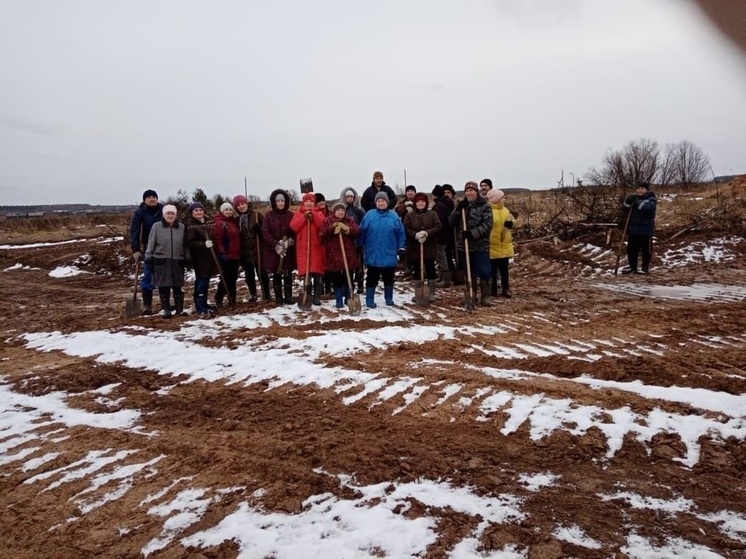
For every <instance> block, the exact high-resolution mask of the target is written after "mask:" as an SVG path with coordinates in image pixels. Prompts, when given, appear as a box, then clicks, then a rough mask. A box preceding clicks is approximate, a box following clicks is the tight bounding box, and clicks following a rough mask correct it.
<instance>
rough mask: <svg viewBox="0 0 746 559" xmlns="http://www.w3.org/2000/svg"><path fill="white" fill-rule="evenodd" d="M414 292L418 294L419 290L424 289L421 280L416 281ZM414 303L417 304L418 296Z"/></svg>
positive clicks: (414, 298)
mask: <svg viewBox="0 0 746 559" xmlns="http://www.w3.org/2000/svg"><path fill="white" fill-rule="evenodd" d="M413 283H414V292H415V293H417V290H418V289H420V288H421V287H422V281H421V280H414V282H413ZM412 302H413V303H416V302H417V296H414V297H412Z"/></svg>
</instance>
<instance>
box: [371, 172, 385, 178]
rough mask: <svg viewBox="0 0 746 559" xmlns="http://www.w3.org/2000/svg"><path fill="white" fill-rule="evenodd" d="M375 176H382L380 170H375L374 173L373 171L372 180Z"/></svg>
mask: <svg viewBox="0 0 746 559" xmlns="http://www.w3.org/2000/svg"><path fill="white" fill-rule="evenodd" d="M376 177H381V178H383V173H382V172H381V171H376V172H375V173H373V180H375V179H376Z"/></svg>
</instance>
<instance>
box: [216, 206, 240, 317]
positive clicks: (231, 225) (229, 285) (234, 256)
mask: <svg viewBox="0 0 746 559" xmlns="http://www.w3.org/2000/svg"><path fill="white" fill-rule="evenodd" d="M234 214H235V211H234V210H233V205H232V204H231V203H230V202H224V203H223V204H221V206H220V213H219V214H218V215H216V216H215V221H214V222H213V226H212V240H213V243H215V244H214V246H213V248H214V249H215V253H216V254H217V256H218V261H219V262H220V269H221V270H222V272H223V273H222V277H221V278H220V283H218V290H217V292H216V293H215V306H216V307H217V308H220V307H222V306H223V301H224V300H225V296H226V295H228V301H229V302H230V304H231V305H233V304H234V303H235V302H236V282H238V268H239V265H240V262H241V237H240V234H241V233H240V231H239V230H238V224H237V223H236V220H235V219H234V217H233V216H234Z"/></svg>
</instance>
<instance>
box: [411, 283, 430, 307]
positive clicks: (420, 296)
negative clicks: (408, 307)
mask: <svg viewBox="0 0 746 559" xmlns="http://www.w3.org/2000/svg"><path fill="white" fill-rule="evenodd" d="M414 304H415V305H417V306H418V307H427V306H428V305H429V304H430V289H429V287H428V286H427V285H423V286H421V287H415V288H414Z"/></svg>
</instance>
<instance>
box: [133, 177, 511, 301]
mask: <svg viewBox="0 0 746 559" xmlns="http://www.w3.org/2000/svg"><path fill="white" fill-rule="evenodd" d="M464 190H465V194H464V199H463V200H460V201H459V200H457V199H456V197H455V194H456V193H455V190H454V188H453V187H452V186H451V185H449V184H444V185H436V186H435V188H433V190H432V197H433V200H434V204H433V207H432V208H431V207H430V198H429V197H428V196H427V194H425V193H422V192H417V189H416V187H415V186H413V185H409V186H407V187H406V189H405V193H404V196H403V197H402V199H401V200H399V199H398V197H397V195H396V193H395V192H394V191H393V189H392V188H391V187H390V186H388V185H387V184H386V183H385V181H384V177H383V173H381V172H380V171H376V172H375V173H374V175H373V180H372V181H371V184H370V186H368V187H367V188H366V189H365V190H364V191H363V194H362V196H358V193H357V191H356V190H355V189H354V188H345V189H343V190H342V193H341V195H340V198H339V201H338V202H335V203H334V204H332V205H331V208H330V207H329V204H328V203H327V202H326V199H325V197H324V195H323V194H321V193H306V194H304V195H303V198H302V200H301V205H300V208H299V209H298V210H297V211H295V212H294V211H292V210H291V209H290V202H291V200H290V195H289V194H288V192H287V191H285V190H282V189H277V190H275V191H274V192H272V194H271V195H270V199H269V201H270V210H269V211H268V212H266V213H263V212H261V211H259V210H256V209H254V208H253V205H252V203H251V201H250V200H249V199H248V198H247V197H246V196H243V195H237V196H235V197H234V198H233V200H232V203H231V202H225V203H223V204H222V205H221V206H220V208H219V213H217V214H216V215H215V217H214V218H213V219H209V218H208V216H207V215H206V214H205V207H204V206H203V204H201V203H199V202H195V203H193V204H191V205H190V206H189V207H188V208H187V215H186V217H185V218H184V219H183V220H182V221H181V222H179V221H178V219H177V215H178V210H177V208H176V207H175V206H173V205H170V204H169V205H165V206H164V205H163V204H161V203H160V202H159V201H158V195H157V193H156V192H155V191H153V190H146V191H145V192H144V193H143V201H142V204H140V206H139V207H138V209H137V210H136V211H135V213H134V216H133V219H132V223H131V228H130V244H131V247H132V250H133V253H134V258H135V261H136V262H137V264H138V266H139V263H140V261H141V260H142V263H143V275H142V279H141V281H140V289H141V292H142V303H143V314H153V293H154V291H155V289H158V295H159V298H160V303H161V313H162V315H163V316H172V315H173V313H174V312H175V313H176V314H185V310H184V293H183V287H184V276H185V269H186V267H187V266H191V267H192V268H193V269H194V275H195V281H194V293H193V303H194V309H195V311H196V312H197V313H199V314H210V313H213V312H214V311H215V310H216V309H218V308H220V307H221V306H223V304H224V303H225V299H226V297H227V299H228V301H229V302H231V303H234V302H235V300H236V285H237V282H238V279H239V277H240V272H241V271H242V270H243V276H244V278H245V281H246V284H247V287H248V290H249V295H250V299H249V301H250V302H257V301H258V300H259V298H258V289H257V288H258V287H259V288H260V289H261V293H262V298H263V299H264V300H265V301H269V300H272V299H274V302H275V305H276V306H281V305H286V304H292V303H293V302H294V298H293V283H292V279H293V273H294V272H296V273H297V274H298V276H299V277H301V278H304V279H306V278H307V279H308V281H306V282H304V290H305V291H306V292H305V293H304V294H302V296H304V297H308V298H309V299H310V300H311V301H312V304H313V305H320V304H321V296H322V294H325V293H327V291H328V292H330V293H333V295H334V299H335V304H336V307H337V308H342V307H343V306H344V305H345V303H347V300H348V298H349V297H350V296H351V292H350V288H352V289H355V287H357V291H358V293H365V304H366V306H367V307H368V308H375V307H376V306H377V304H376V301H375V294H376V288H377V286H378V285H379V283H382V284H383V295H384V302H385V304H386V305H394V281H395V272H396V269H397V266H399V265H402V264H403V265H404V266H406V268H407V269H408V270H409V271H410V273H411V274H412V276H413V278H414V282H415V287H418V286H420V285H422V283H423V282H426V283H427V285H428V287H429V290H428V293H429V295H428V300H429V301H433V300H435V291H436V288H438V287H439V288H447V287H450V286H451V285H452V284H459V283H460V282H459V281H458V280H459V278H460V277H461V275H463V274H461V275H459V274H458V271H459V270H461V271H463V270H466V269H469V270H470V271H471V273H472V275H473V281H474V284H475V285H479V286H480V288H481V290H482V296H481V299H480V300H479V301H480V302H481V304H482V305H485V306H491V304H492V303H491V301H490V297H491V296H497V295H498V287H497V285H498V281H499V283H500V288H501V290H500V293H499V294H500V295H502V296H504V297H510V284H509V276H508V262H509V260H510V258H511V257H512V256H513V243H512V238H511V232H510V230H511V229H512V227H513V216H512V215H511V213H510V212H509V211H508V210H507V209H506V208H505V206H504V205H503V198H504V194H503V192H502V191H500V190H498V189H493V187H492V181H491V180H490V179H484V180H483V181H482V182H481V183H479V184H478V183H476V182H473V181H469V182H467V183H466V185H465V187H464ZM423 266H424V268H423ZM348 274H349V275H348ZM215 276H219V278H220V279H219V283H218V287H217V290H216V293H215V299H214V303H215V304H214V305H210V304H209V303H208V291H209V288H210V280H211V279H212V278H213V277H215ZM348 279H349V282H350V283H351V284H352V285H350V283H348ZM270 286H271V289H270ZM172 294H173V304H172V299H171V296H172Z"/></svg>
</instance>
